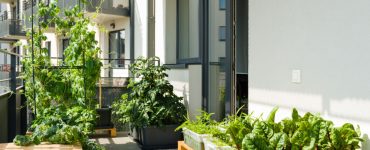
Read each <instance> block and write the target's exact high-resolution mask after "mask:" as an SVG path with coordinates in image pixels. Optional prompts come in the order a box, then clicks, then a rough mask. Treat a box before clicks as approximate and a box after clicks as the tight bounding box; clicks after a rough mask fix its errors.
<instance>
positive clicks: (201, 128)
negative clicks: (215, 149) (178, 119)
mask: <svg viewBox="0 0 370 150" xmlns="http://www.w3.org/2000/svg"><path fill="white" fill-rule="evenodd" d="M212 115H213V113H207V112H205V111H201V113H200V115H198V116H196V119H195V120H194V121H193V120H191V119H190V118H189V117H187V119H186V121H185V122H184V123H182V124H181V125H180V126H178V127H177V128H176V130H180V129H182V128H186V129H189V130H191V131H193V132H195V133H198V134H208V133H210V130H211V128H214V127H215V126H216V125H217V122H216V121H215V120H213V119H212V118H211V117H212Z"/></svg>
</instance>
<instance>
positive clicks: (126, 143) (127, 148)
mask: <svg viewBox="0 0 370 150" xmlns="http://www.w3.org/2000/svg"><path fill="white" fill-rule="evenodd" d="M90 140H92V141H96V142H97V143H98V144H100V145H103V146H104V147H105V148H106V149H107V150H123V149H124V150H140V148H139V146H138V145H137V144H136V142H135V141H133V140H132V139H131V138H130V137H129V136H128V135H127V132H117V137H114V138H110V137H107V134H99V135H94V136H93V137H91V139H90Z"/></svg>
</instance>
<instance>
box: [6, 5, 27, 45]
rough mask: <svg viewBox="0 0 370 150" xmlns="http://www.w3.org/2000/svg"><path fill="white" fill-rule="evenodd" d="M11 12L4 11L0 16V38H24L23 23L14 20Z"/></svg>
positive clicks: (14, 17)
mask: <svg viewBox="0 0 370 150" xmlns="http://www.w3.org/2000/svg"><path fill="white" fill-rule="evenodd" d="M16 18H18V17H16V15H13V13H12V12H9V11H4V12H3V13H1V15H0V28H1V30H0V38H1V39H8V40H16V39H23V38H26V31H24V30H23V21H22V20H19V19H16Z"/></svg>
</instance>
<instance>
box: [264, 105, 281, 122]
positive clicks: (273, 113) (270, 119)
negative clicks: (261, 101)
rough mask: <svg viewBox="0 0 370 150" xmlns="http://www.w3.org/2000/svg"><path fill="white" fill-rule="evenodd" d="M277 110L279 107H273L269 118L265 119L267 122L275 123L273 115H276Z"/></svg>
mask: <svg viewBox="0 0 370 150" xmlns="http://www.w3.org/2000/svg"><path fill="white" fill-rule="evenodd" d="M278 110H279V107H274V108H273V109H272V110H271V112H270V114H269V116H268V117H267V120H266V121H267V122H275V115H276V112H277V111H278Z"/></svg>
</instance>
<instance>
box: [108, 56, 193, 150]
mask: <svg viewBox="0 0 370 150" xmlns="http://www.w3.org/2000/svg"><path fill="white" fill-rule="evenodd" d="M158 62H159V58H158V57H152V58H148V59H144V58H142V57H140V58H138V59H137V60H136V61H135V63H133V64H131V65H130V68H129V70H130V71H131V73H132V75H133V76H134V78H131V79H130V82H129V84H128V88H131V92H130V93H126V94H124V95H122V97H121V99H119V100H118V101H115V102H114V104H113V113H114V114H115V116H120V118H119V121H121V122H122V123H128V124H130V126H131V128H132V129H133V130H134V131H135V130H136V131H137V133H138V137H137V138H138V142H139V144H140V145H141V146H142V148H143V149H152V148H175V147H176V146H177V141H178V140H179V139H180V138H181V132H179V131H176V132H175V131H174V130H175V129H176V127H177V126H178V125H179V124H181V123H182V122H184V120H185V118H184V116H185V115H186V109H185V106H184V104H183V103H182V102H181V101H182V97H178V96H176V95H175V94H174V93H173V86H172V85H171V84H170V83H169V81H168V80H167V79H166V78H167V76H168V75H167V74H166V73H165V71H166V70H168V68H166V67H164V66H160V65H158V64H157V63H158Z"/></svg>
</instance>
